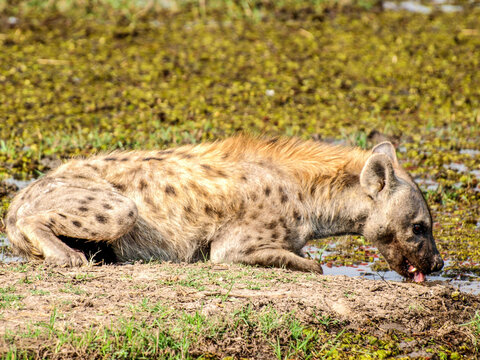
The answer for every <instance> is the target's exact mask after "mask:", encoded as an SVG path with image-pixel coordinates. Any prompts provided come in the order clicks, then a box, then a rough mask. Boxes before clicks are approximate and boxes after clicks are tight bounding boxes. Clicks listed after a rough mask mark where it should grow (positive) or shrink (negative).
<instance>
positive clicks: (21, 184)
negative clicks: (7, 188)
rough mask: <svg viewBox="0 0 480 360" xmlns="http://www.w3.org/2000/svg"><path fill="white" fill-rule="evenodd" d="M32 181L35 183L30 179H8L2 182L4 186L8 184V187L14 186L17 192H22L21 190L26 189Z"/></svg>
mask: <svg viewBox="0 0 480 360" xmlns="http://www.w3.org/2000/svg"><path fill="white" fill-rule="evenodd" d="M33 181H35V179H31V180H16V179H14V178H9V179H5V180H3V182H4V183H5V184H8V185H15V186H16V187H18V190H22V189H23V188H26V187H27V186H28V185H30V183H32V182H33Z"/></svg>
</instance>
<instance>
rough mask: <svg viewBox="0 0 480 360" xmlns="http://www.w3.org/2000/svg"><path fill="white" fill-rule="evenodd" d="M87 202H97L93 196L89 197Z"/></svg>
mask: <svg viewBox="0 0 480 360" xmlns="http://www.w3.org/2000/svg"><path fill="white" fill-rule="evenodd" d="M87 200H89V201H92V200H95V198H94V197H93V196H87Z"/></svg>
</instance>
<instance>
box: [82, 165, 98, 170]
mask: <svg viewBox="0 0 480 360" xmlns="http://www.w3.org/2000/svg"><path fill="white" fill-rule="evenodd" d="M85 166H88V167H89V168H90V169H93V170H95V171H98V167H96V166H95V165H92V164H85Z"/></svg>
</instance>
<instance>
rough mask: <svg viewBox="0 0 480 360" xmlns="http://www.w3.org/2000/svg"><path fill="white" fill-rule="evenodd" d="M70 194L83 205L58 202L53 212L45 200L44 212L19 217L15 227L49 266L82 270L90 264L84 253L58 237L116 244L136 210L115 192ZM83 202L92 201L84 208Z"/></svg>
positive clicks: (128, 201) (127, 227)
mask: <svg viewBox="0 0 480 360" xmlns="http://www.w3.org/2000/svg"><path fill="white" fill-rule="evenodd" d="M67 192H68V194H69V198H70V199H72V198H73V199H77V200H78V199H80V203H79V204H78V205H77V204H75V201H73V203H72V201H70V202H66V201H59V200H61V199H58V198H55V199H52V200H53V201H52V204H51V209H45V208H48V200H49V199H48V198H46V199H44V201H42V202H40V203H39V204H41V205H40V206H39V207H41V208H42V209H39V211H38V212H35V211H33V213H34V215H30V216H20V217H19V218H18V220H17V222H16V227H17V228H18V230H19V231H20V232H21V233H22V234H23V235H24V236H25V237H26V238H27V239H28V241H29V242H30V244H31V245H32V246H33V248H34V249H35V251H36V252H38V253H40V256H41V257H43V258H44V259H45V261H46V262H48V263H53V264H56V265H61V266H81V265H84V264H87V259H86V257H85V255H84V254H83V252H81V251H79V250H81V249H79V250H75V249H72V248H71V247H69V246H67V245H66V244H65V243H64V242H63V241H62V240H61V239H60V238H59V237H60V236H64V237H68V238H74V239H83V240H88V241H93V242H106V243H114V242H115V240H117V239H118V238H120V237H121V236H123V235H124V234H126V233H127V232H128V231H130V230H131V229H132V227H133V225H134V223H135V221H136V218H137V208H136V205H135V203H134V202H133V201H131V200H130V199H128V198H126V197H124V196H122V195H120V194H117V193H114V192H109V191H106V192H101V193H98V192H97V193H94V194H91V193H92V192H91V191H89V190H84V189H72V190H71V191H70V190H69V189H67ZM76 195H78V196H76ZM82 199H91V200H90V203H89V204H88V205H82V204H83V203H82V202H81V201H82ZM85 209H87V210H85ZM14 245H15V244H14Z"/></svg>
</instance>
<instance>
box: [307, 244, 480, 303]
mask: <svg viewBox="0 0 480 360" xmlns="http://www.w3.org/2000/svg"><path fill="white" fill-rule="evenodd" d="M367 250H368V249H367ZM304 251H305V252H306V253H307V254H308V255H309V256H310V257H311V258H313V259H318V257H319V256H320V254H321V252H322V250H321V249H319V248H318V247H316V246H314V245H308V246H306V247H305V248H304ZM335 254H338V252H335V247H334V246H331V247H329V249H328V250H325V251H324V252H323V256H328V255H335ZM323 256H322V257H323ZM372 260H373V261H371V262H364V263H360V264H356V265H351V266H336V265H333V264H331V263H327V264H323V265H322V267H323V273H324V274H325V275H346V276H350V277H357V276H359V277H362V278H365V279H371V280H389V281H404V278H403V277H402V276H400V275H399V274H397V273H396V272H395V271H392V270H388V271H375V270H372V266H373V264H374V263H375V261H376V259H375V257H372ZM453 265H454V262H453V261H449V260H447V261H445V266H444V269H443V270H442V271H441V272H439V273H435V274H433V275H428V276H427V281H441V282H442V283H445V284H448V285H452V286H454V287H456V288H458V289H459V290H461V291H463V292H467V293H471V294H480V276H478V275H476V274H472V273H468V272H462V271H460V270H459V269H458V265H459V264H455V268H452V266H453Z"/></svg>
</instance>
